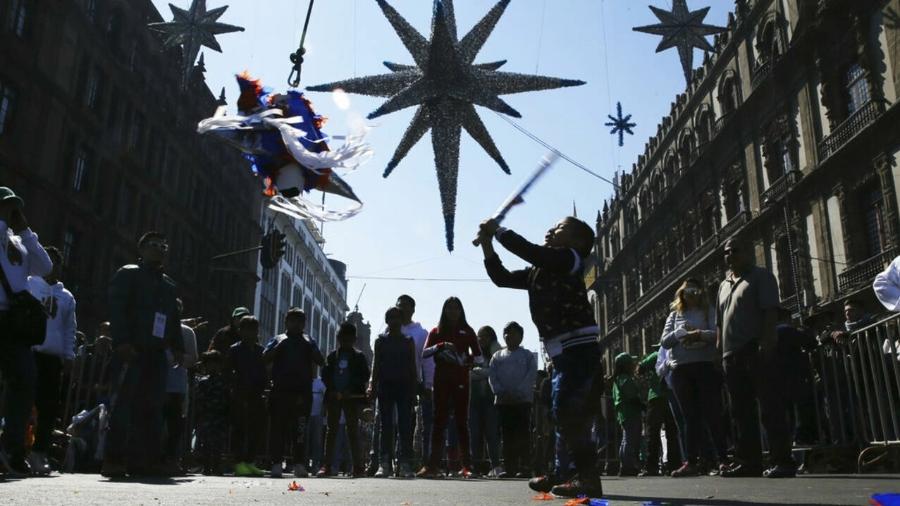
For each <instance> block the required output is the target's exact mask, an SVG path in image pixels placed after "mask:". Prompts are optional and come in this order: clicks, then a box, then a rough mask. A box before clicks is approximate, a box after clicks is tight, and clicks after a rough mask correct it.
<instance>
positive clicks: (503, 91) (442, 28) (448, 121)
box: [307, 0, 584, 251]
mask: <svg viewBox="0 0 900 506" xmlns="http://www.w3.org/2000/svg"><path fill="white" fill-rule="evenodd" d="M377 1H378V5H379V6H380V7H381V10H382V12H384V15H385V17H386V18H387V19H388V21H389V22H390V23H391V25H392V26H393V28H394V31H395V32H397V35H398V36H399V37H400V40H401V41H403V45H404V46H406V49H407V50H408V51H409V52H410V54H411V55H412V58H413V61H414V62H415V65H402V64H397V63H391V62H385V64H384V65H385V66H386V67H387V68H388V69H389V70H390V71H391V73H390V74H381V75H376V76H366V77H359V78H355V79H348V80H346V81H338V82H334V83H329V84H322V85H318V86H311V87H309V88H307V89H308V90H310V91H333V90H335V89H338V88H340V89H343V90H344V91H346V92H347V93H358V94H361V95H370V96H376V97H387V98H388V100H387V101H386V102H385V103H384V104H382V105H381V107H379V108H378V109H376V110H375V112H373V113H371V114H369V119H372V118H377V117H378V116H382V115H384V114H389V113H392V112H396V111H399V110H400V109H405V108H407V107H412V106H418V109H417V110H416V113H415V115H414V116H413V119H412V121H411V122H410V124H409V126H408V127H407V129H406V133H405V134H404V135H403V139H401V140H400V145H399V146H398V147H397V150H396V151H395V152H394V156H393V157H392V158H391V161H390V162H389V163H388V166H387V169H386V170H385V172H384V177H387V176H388V175H390V173H391V171H393V170H394V168H395V167H396V166H397V164H399V163H400V161H401V160H402V159H403V158H404V157H405V156H406V155H407V153H409V150H410V149H412V147H413V146H414V145H415V144H416V143H417V142H419V140H420V139H421V138H422V137H423V136H424V135H425V133H426V132H427V131H428V130H429V129H430V130H431V143H432V146H433V149H434V161H435V165H436V170H437V177H438V188H439V190H440V194H441V204H442V210H443V214H444V227H445V235H446V238H447V249H448V250H450V251H453V225H454V222H455V219H456V189H457V178H458V174H459V141H460V134H461V130H462V129H465V130H466V132H468V133H469V135H470V136H472V138H473V139H475V141H476V142H477V143H478V144H479V145H480V146H481V147H482V148H483V149H484V150H485V151H486V152H487V154H488V155H490V156H491V158H493V159H494V161H496V162H497V164H498V165H500V168H501V169H503V171H504V172H506V173H509V167H508V166H507V164H506V162H505V161H504V160H503V156H502V155H501V154H500V150H499V149H497V146H496V145H495V144H494V140H493V139H492V138H491V135H490V133H488V130H487V128H486V127H485V126H484V123H483V122H482V121H481V118H480V117H479V116H478V112H477V111H476V110H475V105H480V106H482V107H487V108H488V109H492V110H494V111H497V112H499V113H503V114H507V115H509V116H513V117H516V118H518V117H521V115H520V114H519V113H518V111H516V110H515V109H513V108H512V107H511V106H510V105H509V104H507V103H506V102H504V101H503V100H502V99H501V98H499V95H507V94H510V93H522V92H526V91H538V90H549V89H553V88H561V87H565V86H579V85H581V84H584V82H583V81H575V80H571V79H558V78H555V77H545V76H535V75H527V74H517V73H512V72H499V71H498V70H497V69H499V68H500V67H501V66H503V64H504V63H506V62H505V61H498V62H491V63H481V64H477V63H473V62H474V60H475V57H476V56H477V55H478V52H479V51H480V50H481V48H482V46H484V43H485V41H487V38H488V37H489V36H490V35H491V32H493V30H494V27H496V25H497V22H498V21H499V20H500V17H501V16H502V15H503V12H504V11H505V10H506V6H507V5H509V2H510V0H500V1H498V2H497V4H496V5H494V7H493V8H492V9H491V10H490V11H489V12H488V13H487V14H486V15H485V16H484V18H482V19H481V21H479V22H478V23H477V24H476V25H475V26H474V27H473V28H472V29H471V30H470V31H469V33H467V34H466V35H465V36H464V37H462V38H459V37H457V32H456V17H455V16H454V12H453V1H452V0H434V14H433V17H432V20H431V39H430V40H429V39H426V38H425V37H424V36H423V35H422V34H420V33H419V32H418V31H416V29H415V28H413V26H412V25H410V24H409V22H408V21H406V19H404V18H403V17H402V16H400V14H399V13H398V12H397V11H396V10H395V9H394V8H393V7H391V6H390V5H389V4H388V3H387V2H386V1H385V0H377Z"/></svg>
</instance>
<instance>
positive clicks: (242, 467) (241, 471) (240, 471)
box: [234, 462, 250, 476]
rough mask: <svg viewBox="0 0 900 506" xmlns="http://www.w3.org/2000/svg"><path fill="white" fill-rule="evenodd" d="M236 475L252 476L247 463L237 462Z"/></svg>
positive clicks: (235, 466) (235, 465)
mask: <svg viewBox="0 0 900 506" xmlns="http://www.w3.org/2000/svg"><path fill="white" fill-rule="evenodd" d="M234 475H235V476H250V470H249V469H247V464H245V463H243V462H236V463H235V464H234Z"/></svg>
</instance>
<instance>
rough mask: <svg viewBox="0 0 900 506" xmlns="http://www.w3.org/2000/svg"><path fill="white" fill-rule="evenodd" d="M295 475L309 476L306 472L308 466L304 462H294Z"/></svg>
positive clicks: (298, 476)
mask: <svg viewBox="0 0 900 506" xmlns="http://www.w3.org/2000/svg"><path fill="white" fill-rule="evenodd" d="M294 477H295V478H307V477H309V473H308V472H306V466H304V465H303V464H294Z"/></svg>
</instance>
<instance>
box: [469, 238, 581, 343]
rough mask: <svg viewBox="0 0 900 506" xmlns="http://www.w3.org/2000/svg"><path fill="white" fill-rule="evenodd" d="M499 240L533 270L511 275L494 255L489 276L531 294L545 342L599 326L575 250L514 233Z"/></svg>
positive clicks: (534, 316) (487, 262) (488, 266)
mask: <svg viewBox="0 0 900 506" xmlns="http://www.w3.org/2000/svg"><path fill="white" fill-rule="evenodd" d="M497 240H498V241H499V242H500V244H501V245H503V247H504V248H506V249H507V250H509V251H510V252H511V253H513V254H515V255H516V256H518V257H519V258H521V259H523V260H525V261H526V262H528V263H530V264H531V266H530V267H526V268H525V269H521V270H517V271H512V272H510V271H508V270H507V269H506V268H505V267H504V266H503V263H502V262H501V261H500V258H499V257H498V256H496V255H494V256H492V257H490V258H487V259H485V260H484V265H485V268H486V269H487V273H488V276H489V277H490V278H491V281H493V282H494V284H495V285H497V286H500V287H504V288H518V289H520V290H528V305H529V308H530V309H531V318H532V320H533V321H534V324H535V326H536V327H537V328H538V333H539V334H540V337H541V339H542V340H544V339H549V338H553V337H557V336H561V335H564V334H566V333H570V332H573V331H576V330H578V329H586V328H590V327H595V326H596V325H597V322H596V320H594V310H593V309H592V308H591V305H590V302H588V297H587V289H586V288H585V285H584V273H583V262H582V259H581V257H580V256H578V254H577V253H576V252H575V250H571V249H565V248H550V247H547V246H538V245H536V244H532V243H530V242H528V241H527V240H526V239H525V238H523V237H522V236H520V235H518V234H516V233H515V232H513V231H512V230H504V231H502V232H500V233H499V234H498V235H497ZM594 332H596V330H594ZM596 337H597V335H596V333H594V334H593V339H591V337H586V338H584V339H582V338H581V336H579V339H578V341H582V340H583V341H587V342H590V341H592V340H593V341H596ZM567 344H568V343H567ZM570 344H572V345H576V344H582V342H577V343H576V342H572V343H570ZM564 347H568V346H566V345H565V344H564Z"/></svg>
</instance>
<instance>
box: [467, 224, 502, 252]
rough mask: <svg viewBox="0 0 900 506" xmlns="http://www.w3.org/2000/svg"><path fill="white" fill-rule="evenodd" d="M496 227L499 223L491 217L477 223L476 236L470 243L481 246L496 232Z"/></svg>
mask: <svg viewBox="0 0 900 506" xmlns="http://www.w3.org/2000/svg"><path fill="white" fill-rule="evenodd" d="M498 228H500V224H499V223H497V220H495V219H493V218H491V219H488V220H484V221H482V222H481V224H480V225H478V237H476V238H475V240H474V241H472V245H473V246H483V245H485V244H489V243H490V242H491V241H492V240H493V238H494V234H495V233H497V229H498Z"/></svg>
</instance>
